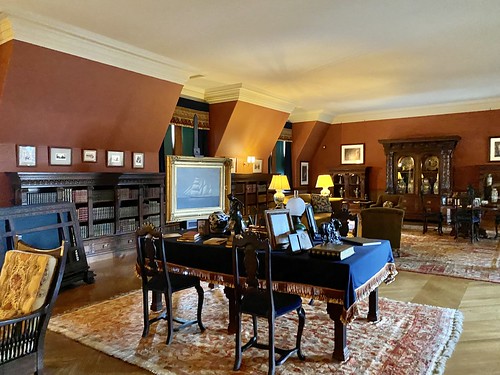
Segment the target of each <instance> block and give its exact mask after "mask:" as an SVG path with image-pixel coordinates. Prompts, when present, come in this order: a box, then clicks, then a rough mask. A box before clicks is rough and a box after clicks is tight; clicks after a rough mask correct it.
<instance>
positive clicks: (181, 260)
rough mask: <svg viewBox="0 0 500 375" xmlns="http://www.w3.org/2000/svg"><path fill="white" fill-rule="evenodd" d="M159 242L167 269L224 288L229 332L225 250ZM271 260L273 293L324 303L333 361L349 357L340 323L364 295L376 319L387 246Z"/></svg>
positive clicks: (388, 271)
mask: <svg viewBox="0 0 500 375" xmlns="http://www.w3.org/2000/svg"><path fill="white" fill-rule="evenodd" d="M164 241H165V246H166V253H167V262H168V265H169V271H171V272H175V273H180V274H188V275H192V276H197V277H200V278H201V279H202V280H204V281H207V282H209V283H214V284H220V285H223V286H225V287H226V291H225V295H226V296H227V297H228V299H229V306H230V312H229V317H230V324H229V331H232V330H233V327H234V326H233V325H232V321H231V318H232V317H233V308H234V294H233V293H232V291H231V288H232V287H234V282H233V271H232V254H231V251H232V250H231V248H226V247H224V246H208V245H203V244H202V242H195V243H189V242H180V241H176V240H175V239H170V238H168V239H164ZM271 260H272V274H273V285H274V288H275V289H276V290H278V291H281V292H287V293H294V294H299V295H300V296H302V297H306V298H312V299H315V300H322V301H326V302H327V312H328V314H329V316H330V318H331V319H332V320H333V321H334V326H335V331H334V335H335V336H334V342H335V347H334V350H333V358H334V359H337V360H340V361H345V360H347V359H348V358H349V350H348V348H347V338H346V337H347V328H346V325H347V324H348V323H349V322H350V321H352V320H353V319H354V318H355V316H356V315H357V303H358V301H360V300H362V299H364V298H366V297H369V311H368V320H369V321H376V320H378V286H379V285H380V284H381V283H382V282H391V281H392V280H394V277H395V276H396V274H397V271H396V267H395V264H394V258H393V255H392V251H391V246H390V243H389V241H386V240H382V243H381V245H375V246H356V247H355V254H354V255H352V256H351V257H349V258H347V259H345V260H343V261H334V260H329V259H319V258H314V257H311V256H309V254H308V253H302V254H297V255H289V254H287V253H285V252H283V251H273V253H272V259H271Z"/></svg>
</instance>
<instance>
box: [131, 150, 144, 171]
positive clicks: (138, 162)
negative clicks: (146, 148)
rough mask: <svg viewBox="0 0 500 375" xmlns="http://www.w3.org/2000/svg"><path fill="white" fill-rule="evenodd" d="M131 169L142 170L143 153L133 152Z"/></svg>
mask: <svg viewBox="0 0 500 375" xmlns="http://www.w3.org/2000/svg"><path fill="white" fill-rule="evenodd" d="M132 168H144V153H143V152H133V153H132Z"/></svg>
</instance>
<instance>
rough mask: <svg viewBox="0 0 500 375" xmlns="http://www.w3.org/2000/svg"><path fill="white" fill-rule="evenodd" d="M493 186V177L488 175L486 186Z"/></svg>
mask: <svg viewBox="0 0 500 375" xmlns="http://www.w3.org/2000/svg"><path fill="white" fill-rule="evenodd" d="M491 185H493V176H492V175H491V173H490V174H488V176H487V177H486V186H491Z"/></svg>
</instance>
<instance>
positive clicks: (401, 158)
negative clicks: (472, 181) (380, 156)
mask: <svg viewBox="0 0 500 375" xmlns="http://www.w3.org/2000/svg"><path fill="white" fill-rule="evenodd" d="M459 140H460V137H459V136H448V137H427V138H413V139H382V140H379V142H380V143H381V144H382V145H383V146H384V151H385V155H386V192H387V193H389V194H401V195H402V196H403V199H402V205H403V206H404V207H405V210H406V212H405V219H410V220H414V219H421V218H422V213H423V207H422V204H423V199H426V200H427V202H429V203H430V204H432V205H438V204H439V201H440V198H441V197H442V196H449V195H451V193H452V190H453V151H454V149H455V147H456V145H457V143H458V141H459ZM431 197H435V198H431Z"/></svg>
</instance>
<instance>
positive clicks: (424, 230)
mask: <svg viewBox="0 0 500 375" xmlns="http://www.w3.org/2000/svg"><path fill="white" fill-rule="evenodd" d="M425 233H427V217H424V228H423V229H422V234H425Z"/></svg>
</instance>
